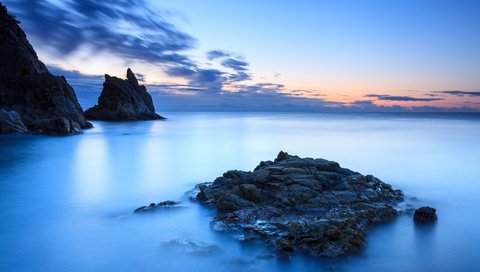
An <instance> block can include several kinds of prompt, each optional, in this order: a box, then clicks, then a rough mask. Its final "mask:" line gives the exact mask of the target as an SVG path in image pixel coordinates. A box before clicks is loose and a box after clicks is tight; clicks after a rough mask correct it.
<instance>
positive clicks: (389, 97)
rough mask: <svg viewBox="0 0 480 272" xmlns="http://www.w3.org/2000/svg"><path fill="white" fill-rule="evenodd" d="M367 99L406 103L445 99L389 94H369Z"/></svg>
mask: <svg viewBox="0 0 480 272" xmlns="http://www.w3.org/2000/svg"><path fill="white" fill-rule="evenodd" d="M365 97H369V98H376V99H377V100H381V101H404V102H431V101H439V100H444V99H443V98H434V97H413V96H396V95H388V94H367V95H365Z"/></svg>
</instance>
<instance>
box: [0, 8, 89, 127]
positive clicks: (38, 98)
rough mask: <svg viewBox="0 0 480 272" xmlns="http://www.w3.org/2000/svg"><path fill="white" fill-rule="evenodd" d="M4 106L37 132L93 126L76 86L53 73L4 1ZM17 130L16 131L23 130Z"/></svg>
mask: <svg viewBox="0 0 480 272" xmlns="http://www.w3.org/2000/svg"><path fill="white" fill-rule="evenodd" d="M0 108H1V109H3V110H4V111H7V112H10V113H12V111H13V112H16V113H14V115H15V116H17V115H19V116H20V118H21V121H22V123H23V125H24V127H25V128H26V129H27V130H28V131H29V132H33V133H43V134H70V133H77V132H81V130H82V129H84V128H90V127H92V125H91V124H90V123H89V122H88V121H87V119H85V116H84V115H83V110H82V108H81V106H80V104H79V103H78V100H77V97H76V95H75V92H74V91H73V89H72V87H71V86H70V85H69V84H68V83H67V81H66V79H65V78H64V77H58V76H54V75H52V74H50V72H49V71H48V69H47V67H46V66H45V65H44V64H43V63H42V62H41V61H40V60H39V59H38V57H37V54H36V53H35V50H34V49H33V47H32V46H31V45H30V43H29V42H28V40H27V37H26V35H25V33H24V32H23V30H22V29H21V28H20V27H19V25H18V21H16V20H15V18H13V17H12V16H10V15H9V14H8V12H7V9H6V7H5V6H3V5H1V4H0ZM10 120H11V119H10ZM17 121H18V119H17ZM16 124H17V125H20V123H18V122H16ZM18 128H21V126H20V127H18V126H17V129H18ZM17 129H14V132H20V131H22V129H20V130H17ZM5 131H7V133H9V131H10V130H5ZM2 133H4V132H3V129H2Z"/></svg>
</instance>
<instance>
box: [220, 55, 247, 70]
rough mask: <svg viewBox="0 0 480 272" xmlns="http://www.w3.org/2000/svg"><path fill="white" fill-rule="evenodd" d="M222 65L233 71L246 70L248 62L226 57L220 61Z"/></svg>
mask: <svg viewBox="0 0 480 272" xmlns="http://www.w3.org/2000/svg"><path fill="white" fill-rule="evenodd" d="M222 65H223V66H224V67H227V68H231V69H233V70H235V71H246V70H247V67H248V63H247V62H245V61H241V60H236V59H232V58H229V59H226V60H224V61H222Z"/></svg>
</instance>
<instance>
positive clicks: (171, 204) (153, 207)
mask: <svg viewBox="0 0 480 272" xmlns="http://www.w3.org/2000/svg"><path fill="white" fill-rule="evenodd" d="M179 204H180V203H179V202H176V201H171V200H167V201H162V202H159V203H158V204H155V203H150V205H148V206H142V207H140V208H137V209H136V210H135V211H134V212H135V213H141V212H150V211H153V210H156V209H159V208H178V207H180V206H179Z"/></svg>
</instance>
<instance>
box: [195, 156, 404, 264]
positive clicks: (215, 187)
mask: <svg viewBox="0 0 480 272" xmlns="http://www.w3.org/2000/svg"><path fill="white" fill-rule="evenodd" d="M197 187H198V193H197V194H196V197H195V199H197V200H198V201H200V202H202V203H204V204H206V205H208V206H209V207H212V208H215V209H216V210H217V216H216V217H214V218H213V220H212V223H211V224H212V227H213V229H215V230H217V231H241V232H242V233H243V236H242V240H243V241H263V242H265V243H266V244H267V245H269V246H270V247H271V248H273V249H275V250H276V252H277V253H278V254H279V255H280V256H287V255H289V254H290V253H293V252H295V251H301V252H303V253H305V254H307V255H311V256H316V257H337V256H343V255H348V254H352V253H355V252H358V251H359V250H360V249H361V248H362V247H363V245H364V243H365V238H366V232H367V230H368V227H369V226H371V225H373V224H377V223H382V222H385V221H388V220H390V219H392V218H393V217H395V216H396V215H397V210H396V209H395V208H394V207H395V205H396V204H397V203H398V202H399V201H402V200H403V196H402V192H401V191H399V190H394V189H392V186H390V185H389V184H386V183H384V182H382V181H380V180H379V179H377V178H375V177H373V176H371V175H367V176H364V175H361V174H359V173H357V172H354V171H351V170H349V169H346V168H342V167H340V165H339V164H338V163H336V162H332V161H328V160H324V159H312V158H300V157H298V156H292V155H289V154H287V153H285V152H280V153H279V154H278V156H277V158H276V159H275V161H264V162H261V163H260V164H259V165H258V166H257V167H256V168H255V170H254V171H253V172H245V171H237V170H234V171H228V172H226V173H224V174H223V176H222V177H219V178H217V179H215V181H214V182H213V183H203V184H199V185H198V186H197Z"/></svg>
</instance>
